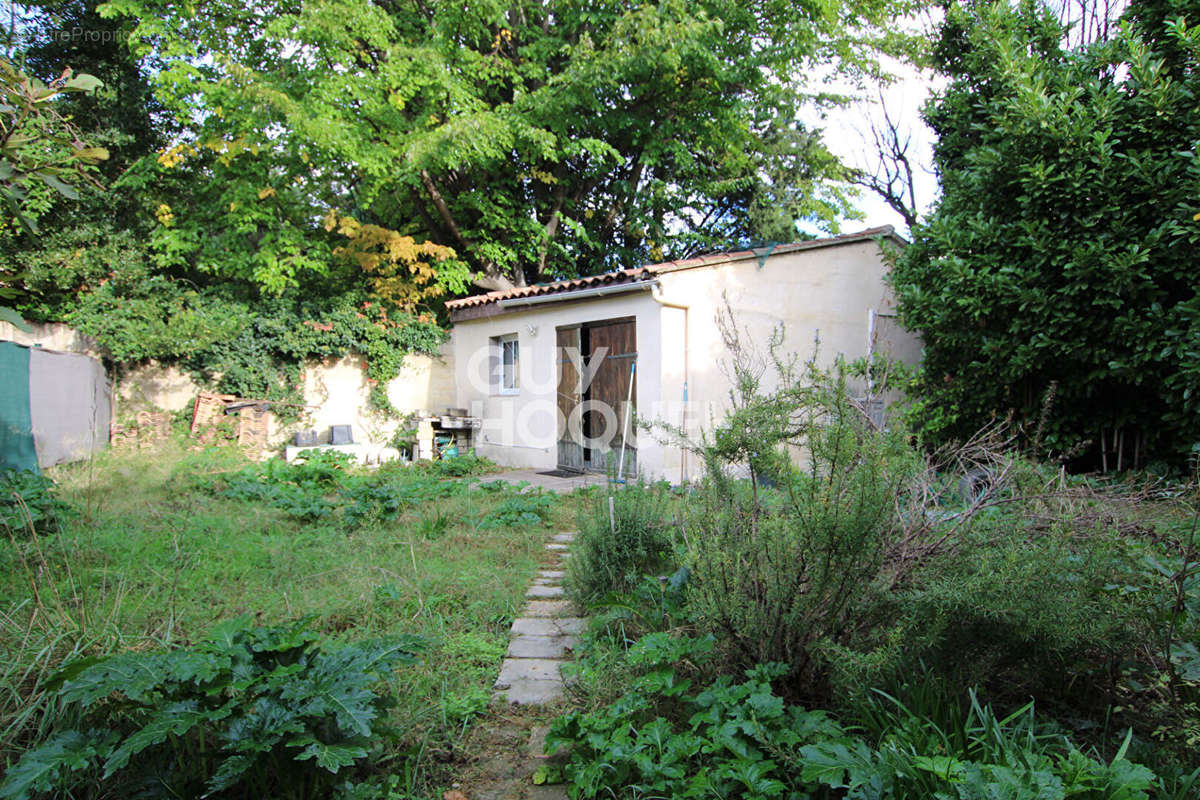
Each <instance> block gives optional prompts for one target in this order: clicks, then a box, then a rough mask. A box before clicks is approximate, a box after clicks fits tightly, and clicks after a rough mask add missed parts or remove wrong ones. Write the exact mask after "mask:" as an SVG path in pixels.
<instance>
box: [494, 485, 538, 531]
mask: <svg viewBox="0 0 1200 800" xmlns="http://www.w3.org/2000/svg"><path fill="white" fill-rule="evenodd" d="M554 506H555V503H554V497H553V495H550V494H546V493H545V492H543V491H542V490H540V489H539V490H537V491H533V492H523V491H520V490H515V491H514V493H513V494H511V495H510V496H509V497H506V498H505V499H504V500H502V501H501V502H500V504H499V505H497V506H496V507H495V508H493V509H492V510H491V511H489V512H488V513H487V514H485V515H484V517H483V519H481V520H480V521H479V525H478V527H479V528H481V529H485V530H486V529H488V528H514V527H519V526H525V525H545V524H546V523H547V522H549V521H550V515H551V514H552V513H553V512H554Z"/></svg>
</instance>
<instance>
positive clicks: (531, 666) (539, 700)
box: [495, 532, 586, 705]
mask: <svg viewBox="0 0 1200 800" xmlns="http://www.w3.org/2000/svg"><path fill="white" fill-rule="evenodd" d="M574 538H575V534H574V533H570V532H566V533H558V534H555V535H554V537H553V538H552V541H551V542H550V543H549V544H547V545H546V550H547V551H549V555H550V556H551V557H552V559H553V560H552V563H550V564H549V565H548V568H547V569H543V570H540V571H539V572H538V574H537V577H536V578H534V579H533V583H532V584H531V585H530V587H529V589H528V591H526V592H525V599H526V600H527V601H528V602H527V603H526V605H525V611H524V613H523V615H522V616H521V617H520V618H518V619H516V620H515V621H514V622H513V624H512V638H511V639H510V640H509V643H508V655H507V657H506V658H505V659H504V663H503V664H502V665H501V667H500V677H498V678H497V679H496V686H495V688H496V689H497V690H499V691H498V692H497V695H498V696H499V697H501V698H503V699H504V701H505V702H507V703H509V704H510V705H546V704H548V703H554V702H557V701H559V700H561V699H562V698H563V680H562V674H561V673H560V671H559V668H560V667H561V666H562V665H563V663H564V662H566V661H568V660H570V657H571V651H572V650H574V648H575V642H576V637H578V636H579V634H580V633H582V632H583V628H584V625H585V624H586V623H585V620H584V619H583V618H582V617H580V616H578V612H576V610H575V608H574V607H573V606H572V605H571V602H570V601H569V600H566V599H565V598H564V595H563V587H562V579H563V570H562V569H561V564H562V561H563V560H564V559H567V558H570V556H571V554H570V553H569V552H568V550H569V548H570V544H571V542H572V541H573V540H574Z"/></svg>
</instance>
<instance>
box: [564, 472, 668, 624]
mask: <svg viewBox="0 0 1200 800" xmlns="http://www.w3.org/2000/svg"><path fill="white" fill-rule="evenodd" d="M669 499H670V495H669V493H668V492H667V491H666V489H665V488H664V487H663V486H660V485H651V484H645V483H642V482H641V481H637V482H634V483H629V484H626V485H624V486H621V487H620V488H614V489H612V490H610V491H609V492H607V493H597V494H593V495H592V496H591V497H590V498H588V499H587V500H586V501H585V505H584V506H583V508H582V509H581V511H580V514H579V534H578V536H576V538H575V541H574V543H573V546H572V548H571V562H570V565H569V566H568V569H567V581H566V587H567V591H568V592H569V593H570V595H571V597H572V599H574V600H575V602H577V603H579V604H580V605H581V606H588V605H591V604H593V603H596V602H597V601H599V600H601V599H602V598H604V597H606V596H608V595H609V594H614V593H615V594H624V593H627V592H630V591H632V590H633V589H634V588H635V587H636V586H637V585H638V584H639V583H640V582H641V580H642V577H643V576H645V575H657V574H659V573H661V572H663V571H666V570H669V569H670V568H671V562H672V556H673V552H672V548H673V543H672V541H671V535H670V531H671V529H672V527H673V526H672V523H671V520H670V519H669V518H668V507H667V506H668V501H669ZM610 502H611V506H610Z"/></svg>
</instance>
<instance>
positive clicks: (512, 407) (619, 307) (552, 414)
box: [454, 289, 662, 474]
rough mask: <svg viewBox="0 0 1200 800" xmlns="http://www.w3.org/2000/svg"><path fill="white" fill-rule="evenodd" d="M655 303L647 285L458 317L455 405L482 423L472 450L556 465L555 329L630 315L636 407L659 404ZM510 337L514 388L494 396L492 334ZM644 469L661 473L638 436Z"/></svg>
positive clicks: (656, 455)
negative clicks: (516, 371)
mask: <svg viewBox="0 0 1200 800" xmlns="http://www.w3.org/2000/svg"><path fill="white" fill-rule="evenodd" d="M660 309H661V307H660V306H659V304H658V303H657V302H655V301H654V300H653V298H651V296H650V292H649V290H648V289H647V290H642V291H634V292H627V293H623V294H618V295H610V296H606V297H599V298H593V299H589V300H579V301H566V302H552V303H547V304H544V305H538V306H532V307H530V308H528V309H526V310H520V311H513V312H511V313H505V314H502V315H500V316H495V317H487V318H484V319H477V320H468V321H464V322H459V323H458V324H456V325H455V327H454V342H455V382H456V384H457V390H458V405H459V406H460V407H462V408H466V409H467V410H468V413H470V414H471V415H472V416H477V417H480V418H481V419H482V420H483V427H482V429H480V430H479V431H478V432H477V433H476V435H475V451H476V452H477V453H478V454H479V455H481V456H485V457H487V458H491V459H493V460H494V461H497V462H498V463H501V464H506V465H510V466H515V467H527V468H535V469H547V470H548V469H554V467H555V462H556V461H557V458H558V405H557V392H558V363H557V358H558V356H557V353H556V346H555V343H556V338H555V328H557V327H560V326H567V325H579V324H582V323H585V322H599V321H601V320H607V319H618V318H622V317H633V318H634V324H635V329H636V336H637V348H638V366H637V373H636V375H637V386H636V390H635V391H636V392H637V403H636V405H637V407H638V409H639V410H640V409H642V408H647V407H652V406H655V405H656V404H658V403H659V402H660V401H661V396H662V394H661V378H660V376H661V370H662V352H661V348H660V347H659V346H658V344H659V342H660V341H661V339H662V334H661V330H660V326H661V318H660V313H659V312H660ZM514 333H515V334H516V335H517V341H518V343H519V351H520V359H519V363H520V377H521V380H520V384H521V388H520V391H519V392H518V393H517V394H515V395H505V394H500V393H499V391H498V382H497V381H496V379H495V377H494V376H491V375H489V374H488V372H489V366H490V365H494V362H493V361H489V351H490V347H491V339H492V338H493V337H496V336H504V335H508V334H514ZM638 461H639V467H640V468H641V469H642V470H645V471H647V472H651V473H653V474H658V473H659V472H661V469H662V463H661V453H660V452H659V449H658V448H656V447H652V446H650V443H649V442H648V441H647V439H646V437H644V436H641V435H639V436H638Z"/></svg>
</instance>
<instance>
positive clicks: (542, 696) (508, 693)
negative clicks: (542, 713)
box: [498, 680, 563, 706]
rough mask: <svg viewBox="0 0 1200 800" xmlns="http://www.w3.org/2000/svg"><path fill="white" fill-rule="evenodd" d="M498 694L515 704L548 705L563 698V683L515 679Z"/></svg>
mask: <svg viewBox="0 0 1200 800" xmlns="http://www.w3.org/2000/svg"><path fill="white" fill-rule="evenodd" d="M498 696H499V697H503V698H504V699H505V700H506V701H507V702H508V703H509V704H510V705H515V706H541V705H547V704H549V703H557V702H558V701H559V700H562V699H563V684H562V681H557V680H554V681H551V680H544V681H543V680H519V681H513V683H512V685H511V686H509V687H508V688H507V689H505V690H504V691H502V692H499V693H498Z"/></svg>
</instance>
